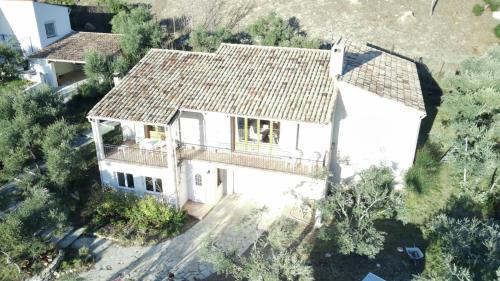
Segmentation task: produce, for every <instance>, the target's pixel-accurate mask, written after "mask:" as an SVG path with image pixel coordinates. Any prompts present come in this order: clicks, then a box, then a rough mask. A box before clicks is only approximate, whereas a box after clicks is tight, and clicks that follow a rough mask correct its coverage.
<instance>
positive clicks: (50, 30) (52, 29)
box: [45, 22, 57, 38]
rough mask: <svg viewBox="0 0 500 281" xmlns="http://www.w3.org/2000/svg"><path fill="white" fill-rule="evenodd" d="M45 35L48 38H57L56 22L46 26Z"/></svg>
mask: <svg viewBox="0 0 500 281" xmlns="http://www.w3.org/2000/svg"><path fill="white" fill-rule="evenodd" d="M45 34H46V35H47V38H50V37H55V36H57V34H56V25H55V23H54V22H48V23H46V24H45Z"/></svg>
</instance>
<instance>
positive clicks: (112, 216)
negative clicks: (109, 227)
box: [88, 189, 138, 227]
mask: <svg viewBox="0 0 500 281" xmlns="http://www.w3.org/2000/svg"><path fill="white" fill-rule="evenodd" d="M137 200H138V198H137V196H135V195H133V194H131V193H127V192H120V191H116V190H113V189H105V190H104V191H97V192H94V193H93V194H92V198H91V199H90V204H89V206H88V210H89V211H90V212H92V213H93V215H92V223H93V224H94V225H95V226H97V227H100V226H104V225H106V224H109V223H114V222H117V221H123V220H126V219H127V217H126V215H125V214H126V212H127V210H129V209H130V208H132V206H133V205H134V204H136V203H137Z"/></svg>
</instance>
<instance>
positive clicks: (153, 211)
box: [126, 196, 186, 234]
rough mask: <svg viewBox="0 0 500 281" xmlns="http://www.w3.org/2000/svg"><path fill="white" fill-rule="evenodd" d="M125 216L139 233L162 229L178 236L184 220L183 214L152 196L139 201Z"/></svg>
mask: <svg viewBox="0 0 500 281" xmlns="http://www.w3.org/2000/svg"><path fill="white" fill-rule="evenodd" d="M126 216H127V219H128V220H129V223H130V225H131V226H132V227H133V228H135V229H137V230H139V231H145V232H147V231H148V230H153V229H162V230H164V231H167V232H168V233H170V234H178V233H179V232H180V231H181V229H182V226H183V224H184V220H185V218H186V215H185V213H184V212H178V211H176V210H175V209H174V208H172V207H170V206H167V205H165V204H162V203H160V202H158V200H156V198H154V197H152V196H146V197H144V198H142V199H140V200H139V201H138V202H137V203H136V204H135V205H133V206H132V207H131V208H130V209H129V210H127V212H126Z"/></svg>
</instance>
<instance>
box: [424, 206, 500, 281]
mask: <svg viewBox="0 0 500 281" xmlns="http://www.w3.org/2000/svg"><path fill="white" fill-rule="evenodd" d="M423 230H424V234H425V235H426V237H427V239H429V240H430V241H431V245H430V247H431V248H432V247H434V246H435V247H437V248H438V249H439V251H437V253H435V252H434V251H431V252H430V253H428V257H427V262H426V272H424V274H423V275H422V276H420V277H419V278H424V277H428V278H429V279H430V280H494V279H495V278H496V277H497V270H498V269H499V268H500V226H499V225H498V224H497V223H496V222H494V221H481V220H478V219H476V218H462V219H457V218H451V217H448V216H446V215H444V214H441V215H439V216H437V217H435V218H434V219H432V220H431V221H430V222H428V223H427V224H426V225H425V226H424V228H423ZM429 279H425V280H429ZM417 280H424V279H417Z"/></svg>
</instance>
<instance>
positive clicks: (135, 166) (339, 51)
mask: <svg viewBox="0 0 500 281" xmlns="http://www.w3.org/2000/svg"><path fill="white" fill-rule="evenodd" d="M424 116H425V110H424V104H423V100H422V93H421V90H420V84H419V79H418V75H417V70H416V66H415V64H414V63H413V62H410V61H407V60H404V59H401V58H399V57H396V56H393V55H390V54H388V53H384V52H382V51H378V50H375V49H372V48H369V47H367V46H355V45H353V44H349V43H348V42H339V43H338V44H336V45H335V46H334V48H333V49H332V50H331V51H330V50H312V49H298V48H281V47H265V46H250V45H233V44H222V45H221V46H220V47H219V49H218V50H217V52H215V53H196V52H185V51H175V50H160V49H153V50H150V51H149V52H148V54H147V55H146V56H145V57H144V58H143V59H142V60H141V61H140V62H139V63H138V64H137V65H136V66H135V67H134V68H133V69H132V70H131V71H130V73H129V74H128V75H127V76H125V77H124V79H123V80H122V82H121V83H120V84H118V85H117V86H116V87H114V88H113V89H112V90H111V91H110V92H109V93H108V94H107V95H106V96H105V97H104V98H103V99H102V100H101V101H100V102H99V103H98V104H97V105H96V106H95V107H94V108H93V109H92V110H91V111H90V112H89V114H88V118H89V121H90V122H91V124H92V128H93V132H94V140H95V144H96V150H97V158H98V162H99V169H100V173H101V180H102V183H103V184H105V185H109V186H112V187H115V188H117V189H121V190H127V191H134V192H137V193H139V194H154V195H157V196H159V197H160V198H163V199H165V200H166V201H168V202H170V203H172V204H174V205H176V206H178V207H181V206H184V205H185V204H186V203H189V202H199V203H205V204H215V203H216V202H217V201H218V200H219V199H220V198H221V197H223V196H225V195H227V194H232V193H241V194H246V195H249V196H253V197H255V198H257V199H260V200H263V201H267V202H268V203H270V204H274V203H276V202H280V203H290V204H293V203H294V202H303V201H304V200H317V199H320V198H322V197H323V196H324V195H325V193H326V186H327V182H326V181H327V179H326V178H325V177H324V175H325V174H326V173H325V172H330V173H332V174H334V175H335V176H334V177H333V178H334V180H337V181H339V180H341V179H346V178H350V177H352V176H353V175H354V173H355V172H356V171H359V170H360V169H363V168H365V167H368V166H370V165H374V164H377V165H378V164H384V165H388V166H389V167H390V168H391V169H393V171H394V173H395V174H396V175H400V174H401V173H402V172H403V171H404V170H405V169H407V168H409V167H410V166H411V165H412V161H413V157H414V153H415V147H416V142H417V136H418V131H419V125H420V120H421V119H422V118H423V117H424ZM104 121H116V122H119V123H120V129H121V134H122V141H120V142H118V143H116V142H115V143H106V142H104V141H103V136H102V133H101V128H102V122H104ZM322 175H323V176H322Z"/></svg>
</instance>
